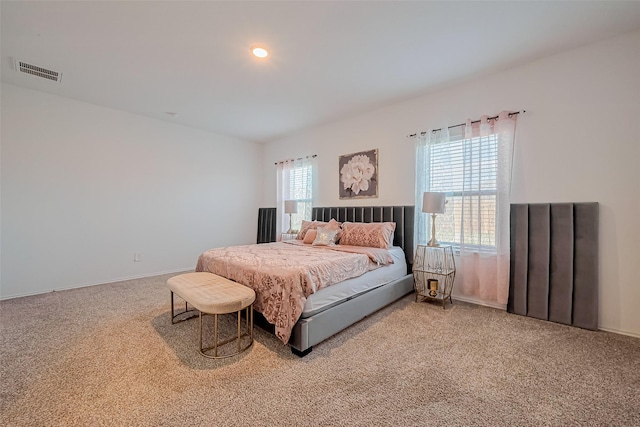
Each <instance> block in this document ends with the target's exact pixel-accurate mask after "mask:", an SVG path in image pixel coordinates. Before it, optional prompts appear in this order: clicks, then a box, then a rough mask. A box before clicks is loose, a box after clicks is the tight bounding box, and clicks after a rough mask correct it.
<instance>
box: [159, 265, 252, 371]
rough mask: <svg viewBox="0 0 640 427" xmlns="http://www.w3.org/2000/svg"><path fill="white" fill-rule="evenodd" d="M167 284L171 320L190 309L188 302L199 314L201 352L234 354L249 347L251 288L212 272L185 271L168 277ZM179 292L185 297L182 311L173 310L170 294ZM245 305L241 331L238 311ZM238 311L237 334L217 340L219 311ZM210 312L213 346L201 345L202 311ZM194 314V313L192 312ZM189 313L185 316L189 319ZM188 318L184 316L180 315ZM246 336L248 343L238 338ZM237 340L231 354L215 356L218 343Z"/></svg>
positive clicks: (224, 312) (250, 339)
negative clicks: (243, 342) (175, 312)
mask: <svg viewBox="0 0 640 427" xmlns="http://www.w3.org/2000/svg"><path fill="white" fill-rule="evenodd" d="M167 286H169V289H170V290H171V323H176V320H175V318H176V317H177V316H179V315H181V314H184V313H185V312H189V311H193V310H189V309H188V304H191V305H192V306H193V307H195V308H196V309H197V310H198V311H199V312H200V314H199V317H200V328H199V334H200V349H199V351H200V354H202V355H203V356H205V357H210V358H213V359H220V358H224V357H230V356H235V355H236V354H238V353H241V352H242V351H244V350H246V349H247V348H249V347H251V345H252V344H253V301H254V300H255V299H256V294H255V292H254V291H253V289H251V288H248V287H246V286H243V285H240V284H238V283H236V282H234V281H231V280H229V279H225V278H224V277H220V276H218V275H216V274H212V273H186V274H180V275H178V276H174V277H172V278H170V279H169V280H167ZM174 293H175V294H176V295H178V296H179V297H180V298H182V299H183V300H184V301H185V311H184V312H181V313H178V314H177V315H175V314H174V309H173V294H174ZM243 309H246V318H247V325H246V329H245V331H244V332H242V331H241V321H240V317H241V313H242V310H243ZM234 312H235V313H237V315H238V331H237V336H233V337H230V338H227V339H223V340H222V341H220V340H219V339H218V315H220V314H229V313H234ZM203 314H205V315H206V314H211V315H213V316H214V323H213V334H214V344H213V346H212V347H207V348H202V315H203ZM191 317H194V316H191ZM191 317H189V318H188V319H190V318H191ZM183 320H187V319H183ZM243 336H249V343H248V344H246V345H245V346H244V347H242V346H241V338H242V337H243ZM234 340H237V342H238V347H237V351H236V352H235V353H232V354H225V355H224V356H218V347H219V346H222V345H224V344H227V343H230V342H232V341H234ZM212 349H213V355H210V354H206V353H205V352H206V351H209V350H212Z"/></svg>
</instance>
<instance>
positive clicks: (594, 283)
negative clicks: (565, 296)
mask: <svg viewBox="0 0 640 427" xmlns="http://www.w3.org/2000/svg"><path fill="white" fill-rule="evenodd" d="M574 210H575V217H576V218H577V219H579V220H577V221H576V224H575V250H574V261H573V267H574V277H573V287H574V289H573V307H574V309H573V324H574V325H575V326H579V327H581V328H587V329H598V273H599V271H598V230H599V227H598V222H599V212H598V204H597V203H576V205H575V207H574Z"/></svg>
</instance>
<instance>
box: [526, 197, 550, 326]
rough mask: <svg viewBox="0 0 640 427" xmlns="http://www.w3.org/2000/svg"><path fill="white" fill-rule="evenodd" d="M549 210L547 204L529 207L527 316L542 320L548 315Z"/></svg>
mask: <svg viewBox="0 0 640 427" xmlns="http://www.w3.org/2000/svg"><path fill="white" fill-rule="evenodd" d="M550 210H551V208H550V206H549V205H548V204H540V205H529V262H528V264H529V269H528V270H527V316H530V317H536V318H538V319H544V320H547V318H548V313H549V258H550V257H549V251H550V243H551V236H550V230H551V227H550V225H549V223H550ZM531 230H535V232H534V233H532V232H531Z"/></svg>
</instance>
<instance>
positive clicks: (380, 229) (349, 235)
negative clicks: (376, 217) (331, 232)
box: [340, 222, 396, 249]
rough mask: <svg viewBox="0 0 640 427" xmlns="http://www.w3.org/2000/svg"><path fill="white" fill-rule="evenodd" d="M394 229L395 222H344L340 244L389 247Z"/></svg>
mask: <svg viewBox="0 0 640 427" xmlns="http://www.w3.org/2000/svg"><path fill="white" fill-rule="evenodd" d="M395 230H396V223H395V222H371V223H362V222H344V223H343V224H342V238H341V239H340V244H341V245H352V246H368V247H370V248H382V249H389V248H390V247H391V245H392V244H393V240H392V239H393V232H394V231H395Z"/></svg>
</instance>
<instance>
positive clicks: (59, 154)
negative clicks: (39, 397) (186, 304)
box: [0, 84, 262, 298]
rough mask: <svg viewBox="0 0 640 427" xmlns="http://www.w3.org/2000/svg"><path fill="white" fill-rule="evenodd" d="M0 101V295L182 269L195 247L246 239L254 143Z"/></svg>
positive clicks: (16, 99)
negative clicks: (138, 259)
mask: <svg viewBox="0 0 640 427" xmlns="http://www.w3.org/2000/svg"><path fill="white" fill-rule="evenodd" d="M1 94H2V134H1V136H2V140H1V141H2V145H1V151H2V157H1V160H2V168H1V173H2V181H1V184H2V192H1V195H2V204H1V209H2V213H1V215H2V216H1V218H2V249H1V250H2V270H1V282H0V296H1V298H8V297H13V296H20V295H28V294H33V293H41V292H46V291H51V290H56V289H64V288H70V287H77V286H83V285H88V284H96V283H105V282H111V281H116V280H120V279H125V278H132V277H140V276H149V275H153V274H157V273H162V272H170V271H180V270H185V269H193V268H194V267H195V264H196V260H197V257H198V255H199V254H200V253H201V252H202V251H203V250H206V249H208V248H212V247H216V246H223V245H233V244H248V243H255V238H256V224H257V208H258V206H259V203H258V202H256V200H259V198H260V197H261V196H260V192H261V188H257V186H256V183H258V182H260V179H261V178H262V164H261V158H262V147H261V146H260V145H257V144H254V143H251V142H246V141H242V140H237V139H232V138H228V137H224V136H220V135H215V134H212V133H207V132H204V131H199V130H196V129H191V128H187V127H183V126H179V125H174V124H172V123H169V122H163V121H160V120H153V119H149V118H146V117H141V116H137V115H134V114H129V113H125V112H122V111H117V110H113V109H109V108H103V107H99V106H96V105H91V104H87V103H83V102H78V101H75V100H71V99H67V98H61V97H58V96H55V95H49V94H45V93H42V92H37V91H32V90H27V89H23V88H20V87H17V86H12V85H8V84H3V85H2V92H1ZM238 165H241V166H238ZM134 252H139V253H141V254H142V262H133V254H134Z"/></svg>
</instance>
